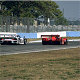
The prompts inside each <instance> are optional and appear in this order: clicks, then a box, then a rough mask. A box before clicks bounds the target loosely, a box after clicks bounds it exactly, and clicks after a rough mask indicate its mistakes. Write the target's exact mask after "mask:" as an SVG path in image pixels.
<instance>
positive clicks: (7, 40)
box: [0, 33, 27, 45]
mask: <svg viewBox="0 0 80 80" xmlns="http://www.w3.org/2000/svg"><path fill="white" fill-rule="evenodd" d="M26 43H27V40H26V39H25V38H21V37H20V36H19V35H17V34H16V33H0V44H1V45H3V44H26Z"/></svg>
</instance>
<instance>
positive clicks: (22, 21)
mask: <svg viewBox="0 0 80 80" xmlns="http://www.w3.org/2000/svg"><path fill="white" fill-rule="evenodd" d="M45 21H47V20H45ZM45 21H39V20H37V19H35V18H27V17H24V18H19V17H11V16H7V17H4V16H0V32H14V33H36V32H53V31H55V32H56V31H80V21H79V24H77V25H73V24H70V25H67V26H65V25H55V21H53V22H51V23H52V24H48V23H47V22H45Z"/></svg>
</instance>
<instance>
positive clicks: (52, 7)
mask: <svg viewBox="0 0 80 80" xmlns="http://www.w3.org/2000/svg"><path fill="white" fill-rule="evenodd" d="M2 5H3V6H5V7H6V10H5V8H4V9H3V10H2V15H5V16H7V15H10V16H17V17H30V18H38V17H39V16H40V15H43V16H44V17H45V18H54V19H56V20H57V21H56V22H58V23H60V22H59V19H60V20H65V18H64V17H63V13H62V12H61V11H60V9H59V6H58V5H57V4H56V3H55V2H54V1H3V2H2ZM65 21H66V20H65Z"/></svg>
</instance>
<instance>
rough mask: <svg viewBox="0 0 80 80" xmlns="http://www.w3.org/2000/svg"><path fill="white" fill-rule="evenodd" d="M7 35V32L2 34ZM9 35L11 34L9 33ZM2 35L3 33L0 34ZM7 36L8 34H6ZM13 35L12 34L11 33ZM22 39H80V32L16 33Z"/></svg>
mask: <svg viewBox="0 0 80 80" xmlns="http://www.w3.org/2000/svg"><path fill="white" fill-rule="evenodd" d="M3 33H6V32H2V34H3ZM8 33H9V32H8ZM0 34H1V32H0ZM6 34H7V33H6ZM11 34H12V33H11ZM16 34H18V35H20V36H21V37H22V38H23V37H24V36H25V38H28V39H36V38H41V35H43V34H44V35H60V37H80V31H60V32H38V33H16Z"/></svg>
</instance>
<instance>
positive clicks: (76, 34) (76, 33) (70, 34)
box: [66, 31, 80, 37]
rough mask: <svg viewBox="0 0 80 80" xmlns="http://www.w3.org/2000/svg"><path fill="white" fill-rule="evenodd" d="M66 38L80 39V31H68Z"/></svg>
mask: <svg viewBox="0 0 80 80" xmlns="http://www.w3.org/2000/svg"><path fill="white" fill-rule="evenodd" d="M66 37H80V31H66Z"/></svg>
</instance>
